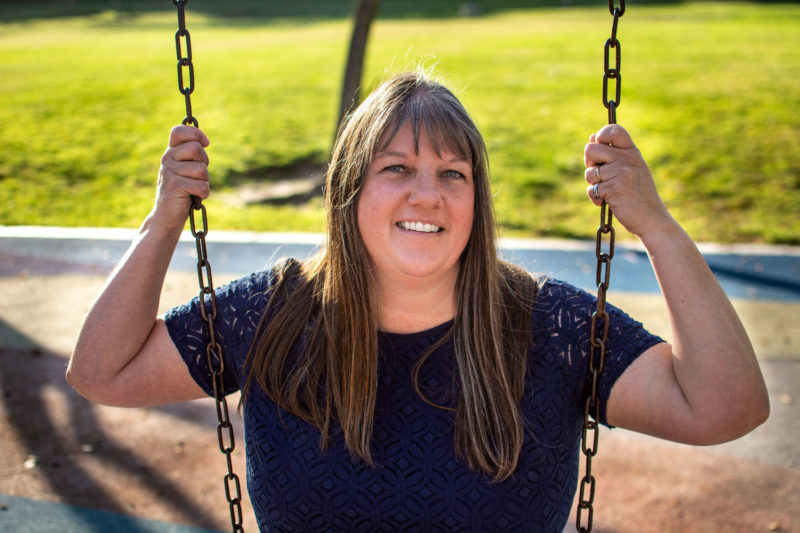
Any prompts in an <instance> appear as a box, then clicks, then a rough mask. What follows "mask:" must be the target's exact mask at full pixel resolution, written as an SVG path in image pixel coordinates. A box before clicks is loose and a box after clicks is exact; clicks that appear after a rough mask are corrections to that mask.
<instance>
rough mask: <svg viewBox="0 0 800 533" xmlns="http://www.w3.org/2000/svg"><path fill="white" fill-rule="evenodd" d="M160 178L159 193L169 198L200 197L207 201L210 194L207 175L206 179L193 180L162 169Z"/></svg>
mask: <svg viewBox="0 0 800 533" xmlns="http://www.w3.org/2000/svg"><path fill="white" fill-rule="evenodd" d="M160 177H161V179H160V183H161V187H160V191H159V193H160V194H161V195H165V197H167V198H186V197H189V196H199V197H200V198H202V199H206V198H208V196H209V194H210V186H209V183H208V179H207V175H206V179H198V178H191V177H186V176H184V175H181V174H177V173H175V172H172V171H170V170H168V169H166V168H162V170H161V176H160Z"/></svg>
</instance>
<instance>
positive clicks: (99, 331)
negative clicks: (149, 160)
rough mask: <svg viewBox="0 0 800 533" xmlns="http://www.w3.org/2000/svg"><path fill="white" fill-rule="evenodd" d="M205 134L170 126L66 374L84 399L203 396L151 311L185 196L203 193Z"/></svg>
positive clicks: (136, 401)
mask: <svg viewBox="0 0 800 533" xmlns="http://www.w3.org/2000/svg"><path fill="white" fill-rule="evenodd" d="M208 143H209V141H208V138H207V137H206V135H205V134H204V133H203V132H202V131H200V130H199V129H197V128H192V127H190V126H176V127H175V128H173V129H172V131H171V132H170V138H169V147H168V148H167V150H166V152H164V155H163V157H162V158H161V169H160V171H159V177H158V189H157V193H156V200H155V205H154V207H153V209H152V211H151V212H150V214H149V215H148V216H147V218H146V219H145V221H144V223H143V224H142V226H141V228H140V231H139V235H138V236H137V238H136V239H135V240H134V242H133V244H132V245H131V247H130V248H129V249H128V251H127V253H126V254H125V256H124V257H123V259H122V260H121V262H120V264H119V265H118V266H117V268H116V269H115V270H114V272H113V273H112V274H111V276H110V277H109V279H108V281H107V282H106V284H105V286H104V287H103V289H102V291H101V292H100V295H99V296H98V297H97V300H95V302H94V304H93V305H92V308H91V309H90V311H89V314H88V315H87V317H86V320H85V321H84V324H83V327H82V328H81V331H80V334H79V336H78V341H77V343H76V345H75V349H74V350H73V352H72V356H71V357H70V361H69V366H68V368H67V381H68V382H69V383H70V385H72V386H73V387H74V388H75V389H76V390H77V391H78V392H79V393H80V394H81V395H83V396H85V397H86V398H88V399H89V400H92V401H94V402H97V403H103V404H107V405H115V406H124V407H143V406H150V405H162V404H165V403H170V402H177V401H184V400H190V399H195V398H200V397H203V396H205V394H204V393H203V391H202V389H201V388H200V387H199V386H198V385H197V383H195V381H194V379H193V378H192V377H191V375H190V374H189V370H188V368H187V367H186V365H185V363H184V362H183V360H182V358H181V356H180V354H179V353H178V349H177V348H176V347H175V344H174V343H173V342H172V339H171V338H170V336H169V333H168V332H167V328H166V325H165V324H164V322H163V320H161V319H160V318H158V317H157V313H158V304H159V297H160V295H161V288H162V285H163V282H164V277H165V276H166V273H167V268H168V267H169V263H170V260H171V258H172V254H173V252H174V250H175V246H176V245H177V243H178V239H179V237H180V234H181V231H182V230H183V227H184V225H185V223H186V218H187V216H188V213H189V205H190V202H191V196H193V195H194V196H199V197H200V198H206V197H208V194H209V185H208V156H207V155H206V151H205V147H206V146H208Z"/></svg>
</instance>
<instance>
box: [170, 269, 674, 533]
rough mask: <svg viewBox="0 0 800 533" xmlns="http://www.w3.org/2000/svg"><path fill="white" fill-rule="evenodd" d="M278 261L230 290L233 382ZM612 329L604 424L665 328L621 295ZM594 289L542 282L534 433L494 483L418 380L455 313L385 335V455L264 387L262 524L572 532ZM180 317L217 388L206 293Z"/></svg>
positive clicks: (225, 326)
mask: <svg viewBox="0 0 800 533" xmlns="http://www.w3.org/2000/svg"><path fill="white" fill-rule="evenodd" d="M272 282H273V278H272V273H271V271H268V270H265V271H260V272H256V273H254V274H252V275H250V276H247V277H245V278H242V279H240V280H238V281H235V282H233V283H231V284H229V285H227V286H224V287H221V288H219V289H218V290H217V308H218V315H217V321H216V331H217V338H218V340H219V342H220V343H221V345H222V346H223V351H224V353H225V357H226V365H225V369H226V370H225V384H226V385H225V387H226V392H233V391H235V390H238V389H239V387H240V385H243V384H244V378H245V376H244V375H243V373H242V366H243V362H244V359H245V357H246V355H247V352H248V349H249V347H250V343H251V341H252V339H253V336H254V334H255V331H256V326H257V324H258V321H259V317H260V314H261V311H262V309H263V307H264V303H265V302H266V298H268V297H269V294H270V289H271V286H272ZM609 307H610V309H609V313H610V315H611V330H610V332H609V344H608V346H607V356H606V367H605V370H604V373H603V375H602V378H601V382H600V390H599V394H600V400H601V421H602V422H603V423H605V403H606V400H607V398H608V394H609V391H610V390H611V387H612V386H613V384H614V382H615V381H616V379H617V378H618V377H619V376H620V375H621V374H622V372H623V371H624V370H625V368H627V366H628V365H629V364H630V363H631V361H633V360H634V359H635V358H636V357H637V356H638V355H639V354H641V353H642V352H643V351H644V350H646V349H647V348H648V347H650V346H652V345H653V344H655V343H658V342H661V339H659V338H658V337H655V336H653V335H651V334H650V333H648V332H647V331H645V330H644V329H643V328H642V326H641V324H639V323H637V322H635V321H633V320H632V319H631V318H630V317H628V316H627V315H625V314H624V313H622V312H621V311H619V310H617V309H615V308H613V307H611V306H609ZM594 308H595V300H594V298H593V296H591V295H590V294H588V293H586V292H584V291H581V290H579V289H576V288H575V287H572V286H570V285H568V284H565V283H562V282H559V281H556V280H549V281H547V282H546V283H545V284H544V286H543V287H542V288H541V289H540V291H539V295H538V299H537V303H536V310H535V312H534V317H533V322H534V323H533V331H534V334H533V338H532V339H531V347H530V349H529V352H528V357H529V364H528V370H527V378H526V388H525V394H524V398H523V400H522V410H523V413H524V416H525V420H526V424H527V430H526V434H525V442H524V447H523V450H522V453H521V456H520V461H519V466H518V468H517V469H516V471H515V472H514V474H513V475H512V476H511V477H509V478H508V479H506V480H504V481H502V482H497V483H492V482H491V481H490V478H489V476H487V475H485V474H483V473H479V472H475V471H472V470H470V469H469V468H468V467H467V466H466V464H465V463H464V461H463V460H461V459H460V458H459V457H457V456H456V455H455V452H454V444H453V415H452V412H450V411H446V410H443V409H440V408H437V407H433V406H431V405H430V404H428V403H426V402H425V401H423V400H422V399H421V398H420V397H419V396H418V394H417V393H416V392H415V391H414V387H413V384H412V377H411V376H412V369H413V367H414V364H415V362H416V361H417V358H418V357H419V356H420V355H421V354H422V353H424V352H425V351H426V350H427V349H428V348H429V347H430V346H431V345H432V344H434V343H435V342H436V341H437V340H438V339H440V338H441V337H442V335H444V334H445V333H446V332H447V331H448V329H449V328H450V326H451V323H445V324H441V325H439V326H437V327H434V328H432V329H430V330H427V331H422V332H419V333H414V334H408V335H400V334H386V333H381V334H380V337H379V349H380V361H379V382H378V397H377V405H376V411H375V426H374V432H373V439H372V452H373V459H374V461H375V463H376V464H375V466H374V467H371V466H369V465H367V464H365V463H364V462H363V461H362V460H361V459H358V458H355V457H353V456H352V455H351V454H350V453H349V452H348V451H347V448H346V447H345V445H344V441H343V438H342V436H341V433H340V432H338V431H337V430H336V429H335V430H334V431H333V432H332V438H331V440H330V442H329V444H328V447H327V449H326V450H325V451H324V452H322V451H320V446H319V431H318V430H317V429H316V428H315V427H312V426H310V425H309V424H307V423H305V422H303V421H302V420H300V419H298V418H297V417H295V416H293V415H291V414H289V413H287V412H285V411H282V410H280V409H278V408H277V407H276V406H275V404H274V403H273V402H272V401H271V400H270V399H269V398H268V397H267V396H266V395H265V394H264V393H263V391H262V390H261V389H260V388H259V387H258V386H257V385H255V386H253V387H252V388H251V389H250V391H249V392H248V398H247V401H246V402H245V403H244V408H243V418H244V428H245V429H244V431H245V448H246V458H247V459H246V460H247V487H248V492H249V494H250V499H251V501H252V503H253V508H254V511H255V513H256V517H257V520H258V524H259V527H260V528H261V530H262V531H273V532H281V531H365V532H366V531H369V532H377V531H442V532H444V531H446V532H456V531H476V532H477V531H481V532H483V531H513V532H518V531H535V532H559V533H560V532H561V531H563V528H564V525H565V523H566V522H567V520H568V519H569V511H570V508H571V505H572V499H573V496H574V493H575V489H576V486H577V476H578V451H579V445H580V435H581V428H582V423H583V406H584V403H585V397H586V394H587V393H588V392H587V388H588V387H587V383H589V381H588V379H589V378H588V362H587V357H588V348H589V317H590V315H591V312H592V310H594ZM166 322H167V326H168V329H169V332H170V335H171V336H172V339H173V341H174V342H175V345H176V346H177V347H178V349H179V351H180V353H181V355H182V357H183V358H184V360H185V362H186V364H187V366H188V367H189V370H190V372H191V374H192V376H193V377H194V379H195V380H196V381H197V382H198V383H199V384H200V385H201V386H202V387H203V389H204V390H205V391H206V392H207V393H208V394H209V395H211V394H213V392H212V389H211V376H210V374H209V372H208V369H207V367H206V361H205V358H206V355H205V354H206V349H205V346H206V339H205V334H204V325H203V321H202V318H201V315H200V310H199V308H198V303H197V300H196V299H195V300H194V301H192V302H190V303H188V304H186V305H184V306H181V307H178V308H175V309H173V310H172V311H170V312H169V313H168V314H167V316H166ZM452 361H453V345H452V343H444V344H443V345H442V346H441V347H439V348H438V349H437V350H436V352H434V353H433V354H432V356H431V357H430V358H429V360H428V361H427V362H426V363H425V365H423V367H422V370H421V372H420V378H419V379H420V385H421V387H422V389H423V390H424V391H426V393H429V398H430V399H432V400H435V401H437V402H438V401H441V402H448V393H447V390H448V385H449V384H450V383H452V373H453V366H452V364H453V363H452Z"/></svg>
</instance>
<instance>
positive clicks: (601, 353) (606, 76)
mask: <svg viewBox="0 0 800 533" xmlns="http://www.w3.org/2000/svg"><path fill="white" fill-rule="evenodd" d="M608 9H609V11H610V12H611V15H612V17H613V23H612V26H611V37H610V38H609V39H608V40H606V44H605V47H604V60H603V105H604V106H605V107H606V108H607V109H608V123H609V124H616V123H617V107H619V101H620V97H621V92H622V77H621V74H620V63H621V58H622V47H621V45H620V43H619V40H617V26H618V23H619V18H620V17H621V16H622V15H623V14H624V13H625V0H620V5H619V6H616V5H615V2H614V0H609V2H608ZM612 49H613V50H614V63H613V66H612V64H611V50H612ZM609 80H614V99H612V100H609V99H608V95H609V90H608V85H609ZM613 218H614V215H613V213H612V212H611V208H610V207H608V205H607V204H606V203H605V201H604V202H602V204H601V205H600V226H598V228H597V237H596V246H595V256H596V257H597V275H596V279H595V282H596V283H597V306H596V309H595V311H594V312H593V313H592V322H591V331H590V337H589V339H590V345H589V372H590V373H591V375H592V389H591V394H590V395H589V397H588V398H586V404H585V406H584V410H583V432H582V434H581V451H582V452H583V455H584V458H585V469H584V475H583V478H581V482H580V489H579V493H578V498H579V499H578V510H577V518H576V524H575V525H576V527H577V530H578V531H580V532H581V533H589V532H591V531H592V521H593V518H594V495H595V488H596V483H595V477H594V475H593V474H592V459H593V458H594V456H595V455H597V445H598V439H599V436H600V433H599V430H600V428H599V420H600V403H599V402H598V401H597V383H598V380H599V378H600V374H602V372H603V367H604V366H605V360H606V343H607V341H608V327H609V316H608V312H607V311H606V292H607V291H608V286H609V282H610V280H611V260H612V259H613V258H614V227H613V226H612V223H613ZM604 237H607V241H606V239H605V238H604ZM604 242H607V244H606V245H605V246H604ZM587 491H588V492H587ZM584 514H585V518H586V521H585V524H586V525H584V520H583V519H584Z"/></svg>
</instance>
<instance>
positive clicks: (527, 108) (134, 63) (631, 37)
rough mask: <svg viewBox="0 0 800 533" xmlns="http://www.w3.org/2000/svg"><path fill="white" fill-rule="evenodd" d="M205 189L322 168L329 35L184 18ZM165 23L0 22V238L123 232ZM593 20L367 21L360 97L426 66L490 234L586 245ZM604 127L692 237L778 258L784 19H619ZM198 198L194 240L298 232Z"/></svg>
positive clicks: (784, 139)
mask: <svg viewBox="0 0 800 533" xmlns="http://www.w3.org/2000/svg"><path fill="white" fill-rule="evenodd" d="M187 22H188V25H189V27H190V29H191V31H192V45H193V52H194V62H195V67H196V72H197V90H196V92H195V94H194V95H193V97H192V102H193V105H194V111H195V114H196V116H197V117H198V119H199V120H200V125H201V127H202V128H203V129H204V130H205V131H206V132H207V133H208V134H209V136H210V137H211V139H212V146H211V147H210V148H209V152H210V155H211V158H212V166H211V171H212V180H213V182H214V189H215V190H216V191H224V190H225V189H226V187H228V186H229V185H231V184H232V181H234V180H233V178H234V177H235V176H242V175H263V174H265V173H268V171H269V169H272V168H274V167H282V166H287V165H290V164H291V163H293V162H296V161H309V160H310V161H315V162H317V163H319V164H323V163H324V162H325V160H326V157H327V151H328V150H329V146H330V142H331V140H332V137H333V131H334V126H335V124H334V122H335V111H336V108H337V105H338V93H339V87H340V83H341V72H342V68H343V63H344V57H345V53H346V47H347V40H348V38H349V30H350V28H349V21H347V20H345V19H341V18H332V19H327V20H322V19H297V18H294V19H285V20H279V21H275V22H273V23H263V19H259V20H258V22H257V23H249V22H248V20H247V19H222V18H215V17H211V16H208V15H205V14H202V13H192V12H190V13H189V14H188V19H187ZM174 31H175V20H174V14H173V13H170V12H164V13H146V14H141V15H136V16H129V17H123V18H119V17H116V16H115V15H113V14H112V13H101V14H96V15H90V16H83V17H74V18H59V19H51V20H44V19H42V20H36V19H34V20H29V21H25V22H17V23H0V101H2V104H0V187H2V190H3V196H2V200H0V223H2V224H46V225H52V224H58V225H99V226H136V225H138V223H139V221H140V220H141V218H142V217H143V216H144V215H145V214H146V213H147V211H148V210H149V209H150V204H151V202H152V191H153V186H154V183H155V178H156V173H157V170H158V164H159V158H160V155H161V153H162V152H163V150H164V147H165V146H166V141H167V136H168V133H169V129H170V127H171V126H172V125H173V124H175V123H178V122H179V121H180V120H181V119H182V118H183V115H184V109H183V97H182V96H181V95H180V94H179V93H178V88H177V81H176V68H175V63H176V57H175V50H174V37H173V36H174ZM609 32H610V16H609V15H608V11H607V9H605V8H604V7H602V6H601V7H575V8H569V9H530V10H524V11H513V12H505V13H498V14H491V15H487V16H484V17H480V18H472V19H461V18H451V19H448V18H444V19H442V18H437V19H379V20H378V21H376V23H375V24H374V26H373V29H372V33H371V38H370V43H369V50H368V55H367V60H366V73H365V85H366V86H367V87H371V86H374V85H375V84H376V83H377V82H378V81H379V80H380V79H382V78H383V77H384V76H385V75H386V74H388V73H391V72H396V71H399V70H403V69H406V68H409V67H412V66H415V65H419V64H422V65H426V66H429V67H432V68H433V70H434V71H435V72H436V73H438V74H440V75H441V77H443V78H444V79H445V81H447V82H448V83H449V85H450V86H451V87H453V88H454V89H455V90H456V92H457V93H458V94H459V96H460V97H461V98H462V99H463V101H464V102H465V104H466V105H467V107H468V108H469V110H470V112H471V113H472V114H473V116H474V118H475V119H476V122H477V123H478V125H479V126H480V127H481V129H482V131H483V133H484V136H485V138H486V140H487V144H488V146H489V151H490V158H491V167H492V179H493V186H494V191H495V206H496V209H497V212H498V218H499V220H500V222H501V226H502V228H503V231H504V233H505V234H506V235H527V236H540V235H544V236H569V237H589V236H592V235H593V234H594V231H595V226H596V223H597V220H596V218H597V210H596V208H594V207H593V206H592V205H591V204H590V203H589V202H588V200H587V199H586V196H585V184H584V182H583V162H582V151H583V145H584V143H585V142H586V140H587V139H588V136H589V134H590V133H591V132H593V131H596V130H597V129H599V128H600V127H601V126H602V125H603V124H604V123H605V121H606V111H605V108H604V107H603V106H602V103H601V94H600V88H601V85H600V82H601V77H602V60H603V55H602V54H603V43H604V42H605V39H606V38H607V37H608V34H609ZM619 39H620V41H621V42H622V55H623V59H622V73H623V86H622V93H623V96H622V102H621V106H620V109H619V113H618V118H619V122H620V123H621V124H623V125H624V126H626V127H627V128H628V129H629V130H630V131H631V133H632V134H633V136H634V139H635V140H636V141H637V143H638V145H639V147H640V148H641V150H642V152H643V153H644V155H645V157H646V158H647V159H648V161H649V162H650V164H651V168H652V169H653V173H654V175H655V176H656V179H657V182H658V184H659V188H660V190H661V191H662V194H663V196H664V198H665V200H666V201H667V202H668V204H669V206H670V208H671V209H672V210H673V212H674V213H675V215H676V217H677V218H678V219H679V220H680V221H681V222H682V223H683V224H684V225H685V226H686V227H687V229H688V230H689V231H690V233H692V235H693V236H695V237H696V238H697V239H699V240H718V241H726V242H732V241H765V242H795V243H797V242H800V216H798V215H800V142H798V139H800V118H799V115H800V113H799V112H800V6H798V5H792V4H778V5H774V4H746V3H745V4H739V3H687V4H678V5H669V6H641V5H636V6H631V7H630V8H629V9H628V12H627V13H626V14H625V16H624V17H623V18H622V19H621V21H620V29H619ZM222 198H223V196H222V195H220V196H218V197H217V198H215V199H212V200H209V202H208V209H209V217H210V224H211V226H212V229H246V230H253V231H262V230H277V231H290V230H291V231H319V230H321V229H322V225H323V218H322V215H321V207H320V202H318V201H312V202H310V203H309V204H308V205H307V206H304V207H303V208H301V209H297V208H288V207H268V206H257V207H246V208H241V207H237V206H234V205H231V204H228V203H226V202H224V201H223V200H222Z"/></svg>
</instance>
